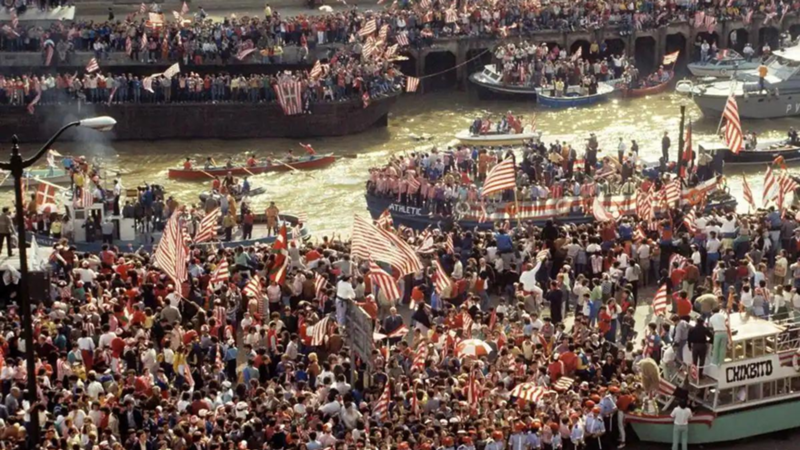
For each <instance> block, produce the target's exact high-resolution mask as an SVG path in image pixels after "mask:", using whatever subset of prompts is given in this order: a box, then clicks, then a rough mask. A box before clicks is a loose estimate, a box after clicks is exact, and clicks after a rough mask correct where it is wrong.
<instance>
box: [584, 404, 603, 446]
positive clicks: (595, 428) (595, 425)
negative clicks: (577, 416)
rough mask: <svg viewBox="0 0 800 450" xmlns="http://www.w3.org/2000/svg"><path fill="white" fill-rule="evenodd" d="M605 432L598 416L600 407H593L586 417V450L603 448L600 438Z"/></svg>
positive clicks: (601, 419) (601, 420)
mask: <svg viewBox="0 0 800 450" xmlns="http://www.w3.org/2000/svg"><path fill="white" fill-rule="evenodd" d="M592 403H594V402H592ZM587 406H588V405H587ZM605 432H606V427H605V424H604V423H603V418H602V417H601V415H600V407H599V406H593V407H592V408H591V412H589V414H587V415H586V448H587V449H589V450H601V449H602V448H603V444H602V437H603V435H604V434H605Z"/></svg>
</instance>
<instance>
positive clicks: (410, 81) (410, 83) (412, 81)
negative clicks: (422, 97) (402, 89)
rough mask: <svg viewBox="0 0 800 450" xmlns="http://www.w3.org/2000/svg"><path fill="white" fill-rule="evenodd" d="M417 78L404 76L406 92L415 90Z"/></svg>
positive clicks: (417, 83)
mask: <svg viewBox="0 0 800 450" xmlns="http://www.w3.org/2000/svg"><path fill="white" fill-rule="evenodd" d="M418 87H419V78H415V77H406V92H417V88H418Z"/></svg>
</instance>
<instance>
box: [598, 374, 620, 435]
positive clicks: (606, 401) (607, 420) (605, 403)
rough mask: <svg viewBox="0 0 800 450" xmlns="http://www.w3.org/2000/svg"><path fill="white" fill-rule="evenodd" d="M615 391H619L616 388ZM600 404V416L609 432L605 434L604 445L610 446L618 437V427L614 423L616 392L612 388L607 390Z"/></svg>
mask: <svg viewBox="0 0 800 450" xmlns="http://www.w3.org/2000/svg"><path fill="white" fill-rule="evenodd" d="M612 387H613V386H612ZM615 391H617V389H616V388H615ZM598 406H599V407H600V416H601V418H602V420H603V425H604V426H605V429H606V430H607V432H606V433H605V434H604V435H603V444H604V445H603V447H604V448H610V447H611V445H613V443H614V438H616V437H617V435H618V433H617V431H616V428H617V427H616V426H615V425H616V424H615V423H614V418H615V416H616V414H617V403H616V401H615V399H614V394H613V393H612V392H611V390H610V389H609V390H608V391H606V395H604V396H603V398H602V399H601V400H600V403H599V404H598Z"/></svg>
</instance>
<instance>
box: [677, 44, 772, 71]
mask: <svg viewBox="0 0 800 450" xmlns="http://www.w3.org/2000/svg"><path fill="white" fill-rule="evenodd" d="M759 64H761V62H760V60H758V59H755V60H752V61H748V60H747V59H745V58H744V57H743V56H742V55H740V54H738V53H736V51H734V50H733V49H724V50H722V51H720V53H719V57H718V58H715V59H713V60H711V61H708V62H705V63H703V62H700V61H698V62H693V63H691V64H688V65H687V66H686V67H687V68H688V69H689V72H691V73H692V75H694V76H696V77H716V78H730V77H731V76H733V74H734V73H738V72H743V71H746V70H755V69H758V66H759Z"/></svg>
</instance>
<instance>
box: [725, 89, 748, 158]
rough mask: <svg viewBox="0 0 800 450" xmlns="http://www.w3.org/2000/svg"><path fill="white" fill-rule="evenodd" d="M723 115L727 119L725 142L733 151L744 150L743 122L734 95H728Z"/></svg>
mask: <svg viewBox="0 0 800 450" xmlns="http://www.w3.org/2000/svg"><path fill="white" fill-rule="evenodd" d="M722 117H724V118H725V120H726V123H725V144H726V145H727V146H728V148H729V149H730V150H731V151H732V152H733V153H739V152H740V151H741V150H742V144H743V142H744V135H743V134H742V123H741V121H740V120H739V106H738V105H737V104H736V97H734V96H733V95H731V96H730V97H728V101H727V102H726V103H725V110H724V111H723V112H722Z"/></svg>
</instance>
